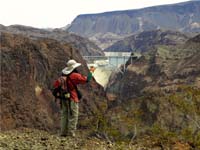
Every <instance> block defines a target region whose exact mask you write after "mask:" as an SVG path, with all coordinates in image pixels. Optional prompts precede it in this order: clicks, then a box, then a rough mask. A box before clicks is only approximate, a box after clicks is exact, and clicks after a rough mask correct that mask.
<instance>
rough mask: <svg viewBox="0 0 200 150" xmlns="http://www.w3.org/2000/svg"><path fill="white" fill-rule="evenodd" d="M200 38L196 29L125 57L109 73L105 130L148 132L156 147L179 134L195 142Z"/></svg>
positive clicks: (127, 134)
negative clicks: (178, 40) (175, 41)
mask: <svg viewBox="0 0 200 150" xmlns="http://www.w3.org/2000/svg"><path fill="white" fill-rule="evenodd" d="M199 40H200V36H199V35H198V36H196V37H194V38H192V39H190V40H188V41H187V42H186V43H184V44H181V45H176V46H167V45H157V46H155V47H154V49H152V50H150V51H148V52H146V53H144V55H143V56H142V57H140V58H138V59H134V60H132V61H131V60H129V61H128V62H127V64H126V71H125V73H124V74H122V73H121V72H119V73H115V74H113V75H112V76H111V78H110V82H109V83H110V84H109V85H108V88H107V96H108V99H109V100H110V101H109V111H108V113H107V117H108V120H109V121H108V122H109V123H108V124H109V125H110V127H112V130H111V131H109V130H107V132H108V133H109V134H111V135H113V138H116V137H117V138H128V137H129V138H130V137H134V138H136V136H137V137H139V138H142V137H144V136H146V135H150V136H151V139H157V140H158V141H159V142H160V143H162V144H161V147H167V146H166V145H165V144H166V143H168V142H169V143H171V144H173V143H174V142H175V141H177V140H178V141H182V142H183V141H187V142H188V143H189V145H190V147H191V148H196V149H199V148H200V139H199V137H200V130H199V120H200V111H199V106H200V67H199V64H200V59H199V57H200V42H199ZM131 62H132V63H131ZM114 114H117V115H114ZM166 141H168V142H166Z"/></svg>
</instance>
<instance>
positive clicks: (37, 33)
mask: <svg viewBox="0 0 200 150" xmlns="http://www.w3.org/2000/svg"><path fill="white" fill-rule="evenodd" d="M0 31H1V32H9V33H13V34H21V35H24V36H28V37H29V38H32V39H37V38H49V39H55V40H57V41H59V42H62V43H69V44H70V45H72V46H73V47H74V48H76V49H78V50H79V52H80V54H81V55H82V56H88V55H89V56H90V55H95V56H98V55H104V53H103V52H102V50H101V49H100V48H99V47H98V46H97V45H95V44H94V43H93V42H91V41H90V40H88V39H87V38H83V37H81V36H78V35H75V34H72V33H69V32H67V31H65V30H63V29H52V30H45V29H38V28H33V27H27V26H21V25H12V26H3V25H0Z"/></svg>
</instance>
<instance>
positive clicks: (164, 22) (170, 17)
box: [68, 1, 200, 48]
mask: <svg viewBox="0 0 200 150" xmlns="http://www.w3.org/2000/svg"><path fill="white" fill-rule="evenodd" d="M157 29H165V30H176V31H182V32H200V1H188V2H183V3H178V4H172V5H163V6H155V7H148V8H144V9H135V10H125V11H114V12H105V13H100V14H85V15H79V16H77V17H76V18H75V20H74V21H73V22H72V24H71V26H70V27H69V28H68V31H69V32H73V33H76V34H78V35H81V36H84V37H89V38H90V39H92V40H94V41H95V42H96V43H98V44H100V47H101V48H106V47H108V46H109V45H111V44H112V43H114V42H116V41H117V40H118V39H119V38H124V36H127V35H130V34H133V33H138V32H142V31H149V30H157ZM107 34H108V36H107V39H106V40H104V41H103V38H102V36H104V37H105V36H106V35H107ZM109 35H112V36H109ZM113 36H114V38H113ZM108 37H111V38H108Z"/></svg>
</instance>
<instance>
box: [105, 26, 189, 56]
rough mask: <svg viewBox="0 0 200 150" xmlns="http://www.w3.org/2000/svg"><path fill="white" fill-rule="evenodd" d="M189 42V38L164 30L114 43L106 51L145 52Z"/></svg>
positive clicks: (142, 33)
mask: <svg viewBox="0 0 200 150" xmlns="http://www.w3.org/2000/svg"><path fill="white" fill-rule="evenodd" d="M187 40H188V37H187V36H186V35H185V34H183V33H180V32H175V31H162V30H154V31H144V32H141V33H139V34H136V35H132V36H129V37H126V38H124V39H123V40H120V41H118V42H116V43H114V44H113V45H112V46H110V47H108V48H106V49H105V51H115V52H116V51H117V52H132V51H137V52H145V51H147V50H149V49H152V48H153V47H154V46H156V45H159V44H160V45H177V44H182V43H184V42H186V41H187Z"/></svg>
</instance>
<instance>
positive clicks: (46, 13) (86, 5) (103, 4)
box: [0, 0, 187, 28]
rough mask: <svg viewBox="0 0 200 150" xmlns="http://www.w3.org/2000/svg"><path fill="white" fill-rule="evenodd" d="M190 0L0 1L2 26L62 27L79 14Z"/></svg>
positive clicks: (0, 22)
mask: <svg viewBox="0 0 200 150" xmlns="http://www.w3.org/2000/svg"><path fill="white" fill-rule="evenodd" d="M183 1H187V0H0V4H1V8H0V24H3V25H6V26H7V25H11V24H21V25H26V26H33V27H38V28H47V27H49V28H59V27H63V26H66V25H67V24H70V23H71V22H72V21H73V19H74V18H75V17H76V16H77V15H79V14H88V13H100V12H106V11H115V10H127V9H137V8H143V7H148V6H154V5H162V4H171V3H178V2H183Z"/></svg>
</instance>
